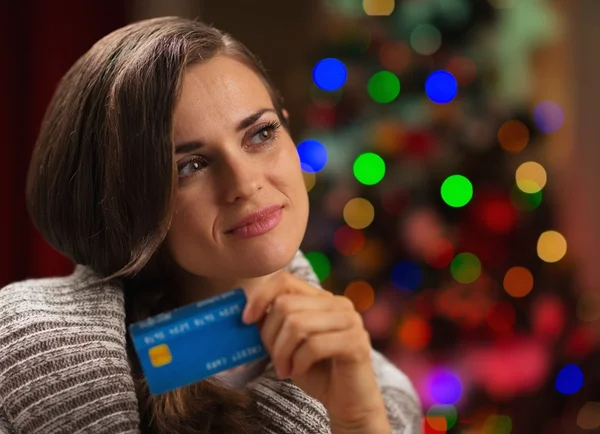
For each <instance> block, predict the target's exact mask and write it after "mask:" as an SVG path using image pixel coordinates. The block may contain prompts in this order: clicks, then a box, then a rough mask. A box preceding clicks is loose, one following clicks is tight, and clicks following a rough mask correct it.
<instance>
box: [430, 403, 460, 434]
mask: <svg viewBox="0 0 600 434" xmlns="http://www.w3.org/2000/svg"><path fill="white" fill-rule="evenodd" d="M427 417H443V418H445V419H446V429H447V430H450V429H451V428H452V427H453V426H454V425H456V420H457V419H458V413H457V412H456V408H455V407H454V406H453V405H443V404H435V405H432V406H431V407H429V410H427Z"/></svg>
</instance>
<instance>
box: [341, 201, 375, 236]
mask: <svg viewBox="0 0 600 434" xmlns="http://www.w3.org/2000/svg"><path fill="white" fill-rule="evenodd" d="M374 218H375V208H373V205H372V204H371V202H369V201H368V200H367V199H363V198H361V197H355V198H354V199H350V201H348V203H347V204H346V206H345V207H344V220H345V221H346V224H347V225H348V226H350V227H351V228H354V229H364V228H366V227H367V226H369V225H370V224H371V223H372V222H373V219H374Z"/></svg>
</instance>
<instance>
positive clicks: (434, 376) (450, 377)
mask: <svg viewBox="0 0 600 434" xmlns="http://www.w3.org/2000/svg"><path fill="white" fill-rule="evenodd" d="M428 386H429V387H428V388H429V393H430V395H431V397H432V398H433V399H434V400H435V401H436V402H437V403H438V404H456V403H457V402H458V400H459V399H460V398H461V396H462V391H463V387H462V383H461V381H460V379H459V378H458V376H456V374H454V373H453V372H452V371H450V370H447V369H438V370H435V371H433V372H431V373H430V374H429V378H428Z"/></svg>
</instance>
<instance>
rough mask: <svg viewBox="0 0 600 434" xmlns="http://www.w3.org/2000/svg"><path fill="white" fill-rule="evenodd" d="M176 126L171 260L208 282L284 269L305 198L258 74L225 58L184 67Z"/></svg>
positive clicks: (299, 234)
mask: <svg viewBox="0 0 600 434" xmlns="http://www.w3.org/2000/svg"><path fill="white" fill-rule="evenodd" d="M173 128H174V150H173V152H174V160H175V162H176V164H177V170H178V174H179V187H178V191H177V197H176V205H175V214H174V216H173V220H172V223H171V227H170V230H169V233H168V235H167V239H166V247H167V250H168V252H169V254H170V256H171V257H172V258H173V260H174V261H175V262H176V263H177V265H178V266H179V267H181V268H182V269H183V270H185V272H187V273H190V274H191V275H194V276H198V277H202V278H206V279H211V278H215V279H238V278H250V277H259V276H264V275H267V274H270V273H273V272H275V271H277V270H279V269H281V268H282V267H284V266H285V265H286V264H287V263H288V262H289V261H291V259H292V258H293V256H294V254H295V253H296V251H297V250H298V248H299V246H300V243H301V241H302V238H303V236H304V232H305V230H306V223H307V219H308V196H307V192H306V188H305V185H304V181H303V177H302V172H301V170H300V162H299V158H298V154H297V152H296V147H295V145H294V143H293V142H292V139H291V138H290V136H289V134H288V133H287V131H286V130H285V128H284V127H283V126H282V125H281V120H280V119H279V117H278V116H277V114H276V113H275V110H274V107H273V102H272V101H271V97H270V95H269V92H268V91H267V89H266V87H265V85H264V84H263V82H262V81H261V80H260V78H259V77H258V75H257V74H256V73H255V72H254V71H252V70H251V69H250V68H248V67H247V66H245V65H244V64H242V63H240V62H238V61H236V60H233V59H232V58H229V57H226V56H217V57H215V58H213V59H211V60H209V61H207V62H204V63H201V64H198V65H194V66H192V67H190V68H189V69H188V70H187V72H186V73H185V75H184V79H183V88H182V92H181V97H180V100H179V102H178V105H177V107H176V109H175V113H174V125H173ZM257 212H258V213H259V214H258V215H257V214H256V213H257Z"/></svg>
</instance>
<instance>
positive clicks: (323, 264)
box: [305, 252, 331, 282]
mask: <svg viewBox="0 0 600 434" xmlns="http://www.w3.org/2000/svg"><path fill="white" fill-rule="evenodd" d="M305 256H306V259H308V262H310V265H311V266H312V268H313V270H314V271H315V274H316V275H317V277H318V278H319V282H322V281H324V280H325V279H327V278H328V277H329V273H330V272H331V262H329V258H328V257H327V256H325V255H324V254H323V253H321V252H308V253H306V254H305Z"/></svg>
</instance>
